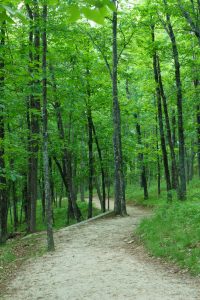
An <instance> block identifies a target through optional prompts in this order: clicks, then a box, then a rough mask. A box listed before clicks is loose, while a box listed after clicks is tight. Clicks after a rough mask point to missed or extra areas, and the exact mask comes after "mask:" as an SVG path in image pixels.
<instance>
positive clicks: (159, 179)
mask: <svg viewBox="0 0 200 300" xmlns="http://www.w3.org/2000/svg"><path fill="white" fill-rule="evenodd" d="M157 124H158V118H157V116H156V137H157V139H156V149H157V188H158V196H160V194H161V167H160V155H159V144H158V125H157Z"/></svg>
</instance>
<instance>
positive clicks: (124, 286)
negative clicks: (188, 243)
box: [3, 206, 200, 300]
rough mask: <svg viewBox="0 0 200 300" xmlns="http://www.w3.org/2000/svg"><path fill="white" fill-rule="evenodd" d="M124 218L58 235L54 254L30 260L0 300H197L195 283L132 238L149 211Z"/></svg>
mask: <svg viewBox="0 0 200 300" xmlns="http://www.w3.org/2000/svg"><path fill="white" fill-rule="evenodd" d="M128 214H129V216H128V217H124V218H121V217H108V218H104V219H98V220H95V221H93V222H88V223H84V224H83V225H81V226H71V227H68V228H65V229H61V230H59V231H57V232H56V234H55V243H56V251H55V252H54V253H51V254H49V253H48V254H45V255H44V256H42V257H38V258H36V259H35V260H33V259H30V260H28V261H27V262H26V263H25V264H24V265H23V266H22V268H21V269H20V270H19V271H18V272H17V274H16V276H15V277H14V278H13V280H12V281H11V282H9V286H8V288H7V292H6V294H5V295H4V297H3V299H6V300H11V299H12V300H13V299H15V300H21V299H24V300H25V299H30V300H39V299H41V300H42V299H43V300H46V299H48V300H55V299H57V300H76V299H77V300H81V299H87V300H96V299H101V300H112V299H120V300H124V299H132V300H133V299H134V300H140V299H141V300H156V299H159V300H160V299H162V300H178V299H179V300H188V299H189V300H193V299H198V300H199V299H200V280H199V279H198V278H196V279H195V278H192V277H191V276H190V275H188V274H184V272H182V271H179V270H178V268H177V267H175V266H172V265H169V264H167V263H163V262H162V261H161V260H158V259H155V258H152V257H150V256H149V255H148V254H147V252H145V250H144V249H143V247H142V246H141V245H140V244H139V243H138V242H137V241H136V238H135V237H134V236H133V231H134V229H135V228H136V226H137V224H138V223H139V222H140V221H141V219H142V218H144V217H148V215H150V214H151V211H149V210H147V209H143V208H139V207H135V206H128Z"/></svg>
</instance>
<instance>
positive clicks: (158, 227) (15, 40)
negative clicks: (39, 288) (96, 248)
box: [0, 0, 200, 299]
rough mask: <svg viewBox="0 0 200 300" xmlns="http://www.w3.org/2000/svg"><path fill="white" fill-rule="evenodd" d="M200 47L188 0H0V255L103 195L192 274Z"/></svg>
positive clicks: (197, 8)
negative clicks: (135, 214)
mask: <svg viewBox="0 0 200 300" xmlns="http://www.w3.org/2000/svg"><path fill="white" fill-rule="evenodd" d="M199 54H200V1H199V0H85V1H84V0H81V1H76V0H12V1H9V0H2V1H0V254H1V255H3V254H2V253H4V252H3V251H4V250H2V249H4V247H6V244H8V242H9V240H10V239H13V238H14V239H15V238H16V237H17V238H18V237H19V236H20V237H21V236H24V235H27V234H34V233H36V232H38V231H44V230H47V249H48V250H49V251H53V250H55V248H56V243H55V242H54V236H53V230H54V229H56V230H57V229H60V228H62V227H65V226H68V225H71V224H75V223H79V222H81V221H83V220H86V219H90V218H92V217H94V216H96V215H98V214H101V213H105V212H106V211H108V210H109V209H110V208H111V206H112V201H114V208H113V209H114V214H115V215H117V216H118V215H120V216H121V217H122V219H123V217H124V219H126V216H127V215H129V211H128V209H127V205H136V207H138V206H139V207H143V208H145V207H149V208H151V210H152V211H153V216H152V218H147V219H145V220H143V221H141V222H140V224H139V226H138V228H137V230H136V233H135V234H136V235H137V236H138V239H139V240H140V242H141V243H143V244H144V245H145V247H146V248H147V249H148V251H150V253H152V254H153V255H155V256H161V257H165V258H167V259H168V258H169V259H172V260H175V261H176V263H178V264H179V265H180V266H182V267H185V268H187V269H189V270H190V271H191V272H192V273H193V274H200V222H199V216H200V187H199V180H200V55H199ZM97 199H98V202H99V206H98V205H96V202H97V201H96V200H97ZM174 244H176V245H177V246H176V247H175V246H174ZM81 299H82V298H81ZM84 299H85V298H84ZM111 299H112V298H111ZM113 299H114V298H113ZM145 299H146V298H145ZM174 299H176V298H174ZM190 299H193V298H190ZM194 299H195V298H194Z"/></svg>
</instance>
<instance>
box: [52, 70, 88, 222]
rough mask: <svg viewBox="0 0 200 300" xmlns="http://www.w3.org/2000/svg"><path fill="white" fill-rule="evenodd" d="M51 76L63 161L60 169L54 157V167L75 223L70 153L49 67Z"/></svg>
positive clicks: (77, 214)
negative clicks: (58, 172)
mask: <svg viewBox="0 0 200 300" xmlns="http://www.w3.org/2000/svg"><path fill="white" fill-rule="evenodd" d="M50 71H51V76H52V84H53V92H54V97H55V103H54V108H55V111H56V117H57V126H58V132H59V135H60V139H61V140H62V141H63V143H64V146H63V159H62V167H61V165H60V164H59V162H58V160H57V159H56V157H54V160H55V162H56V165H57V167H58V169H59V171H60V174H61V177H62V179H63V183H64V185H65V188H66V192H67V195H68V216H69V215H70V216H71V217H73V218H74V217H75V219H76V220H77V222H80V220H81V217H82V215H81V211H80V209H79V207H78V205H77V203H76V199H75V195H74V188H73V181H72V161H71V153H70V152H69V151H68V149H67V146H66V140H65V131H64V126H63V121H62V115H61V106H60V103H59V101H58V99H57V97H56V82H55V78H54V74H53V68H52V67H50Z"/></svg>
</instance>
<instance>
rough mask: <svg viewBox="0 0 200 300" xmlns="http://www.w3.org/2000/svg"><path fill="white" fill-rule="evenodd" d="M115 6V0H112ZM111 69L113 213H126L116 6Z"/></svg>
mask: <svg viewBox="0 0 200 300" xmlns="http://www.w3.org/2000/svg"><path fill="white" fill-rule="evenodd" d="M113 3H114V4H115V6H117V1H116V0H113ZM112 24H113V70H112V89H113V124H114V135H113V145H114V162H115V185H114V190H115V205H114V211H115V214H120V215H126V214H127V213H126V201H125V179H124V172H123V158H122V143H121V115H120V107H119V99H118V83H117V81H118V47H117V7H116V11H114V12H113V20H112Z"/></svg>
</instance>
